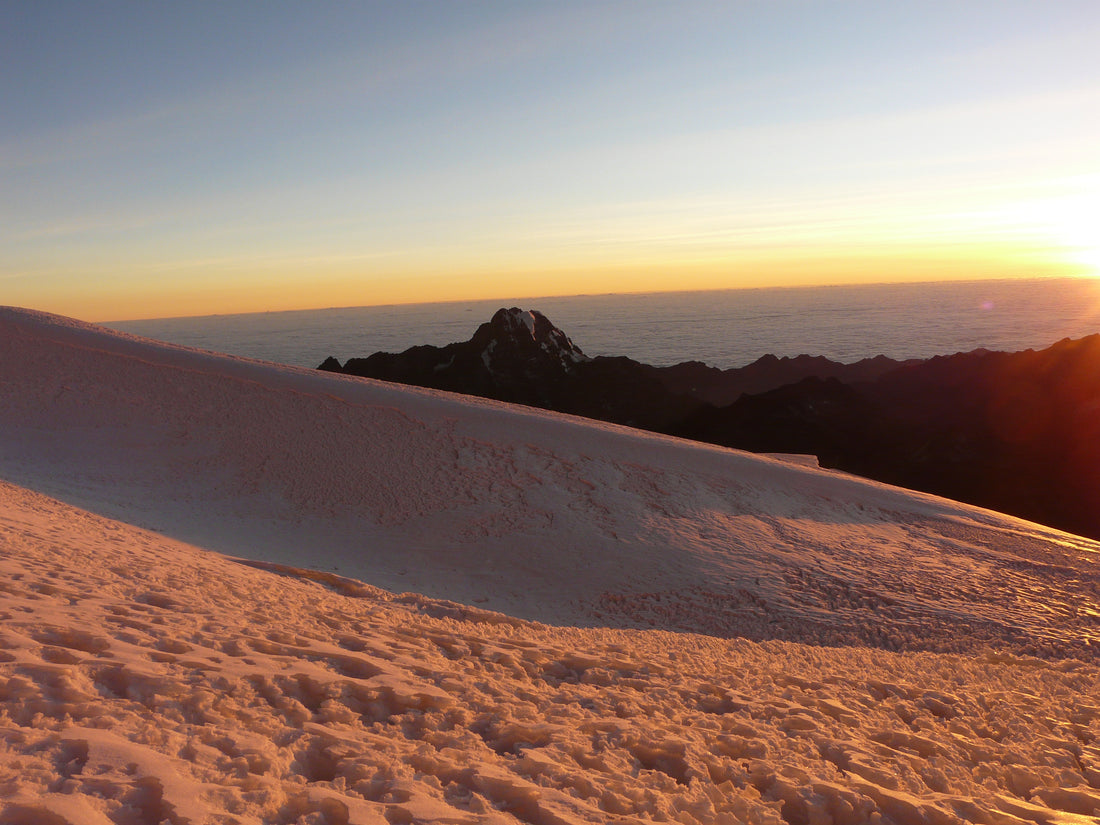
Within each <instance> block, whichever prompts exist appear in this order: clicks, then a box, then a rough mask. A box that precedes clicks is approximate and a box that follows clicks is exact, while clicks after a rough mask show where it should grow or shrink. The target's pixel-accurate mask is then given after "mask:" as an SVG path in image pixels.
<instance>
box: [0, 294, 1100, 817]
mask: <svg viewBox="0 0 1100 825" xmlns="http://www.w3.org/2000/svg"><path fill="white" fill-rule="evenodd" d="M0 352H2V354H3V358H0V478H3V479H5V481H3V482H0V617H2V620H3V623H2V625H0V822H3V823H5V825H8V824H9V823H10V824H11V825H17V824H18V823H46V825H56V823H72V824H73V825H85V823H93V824H94V825H103V823H146V822H149V823H159V822H164V821H167V822H170V823H196V824H197V823H202V822H211V823H215V822H217V823H223V822H224V823H229V822H239V823H258V822H279V823H293V822H303V823H387V822H402V823H464V822H471V823H473V822H500V823H515V822H525V823H540V824H541V823H575V822H609V821H620V822H646V821H676V822H683V823H694V822H702V823H710V822H774V823H782V822H788V823H792V825H801V823H810V825H817V824H818V823H821V824H822V825H824V824H825V823H830V822H832V823H848V822H852V823H855V822H884V823H890V822H899V823H909V822H936V823H953V822H963V821H971V822H989V823H1019V822H1051V823H1071V822H1094V821H1097V819H1096V818H1097V817H1100V670H1098V668H1097V660H1096V651H1097V645H1098V644H1100V609H1098V606H1097V603H1098V601H1100V567H1098V565H1100V553H1098V552H1097V550H1098V549H1100V547H1098V545H1097V544H1096V543H1094V542H1090V541H1087V540H1085V539H1081V538H1078V537H1074V536H1070V535H1068V534H1064V533H1060V532H1058V531H1055V530H1052V529H1048V528H1043V527H1039V526H1037V525H1034V524H1029V523H1026V522H1022V521H1019V520H1017V519H1012V518H1009V517H1006V516H1001V515H999V514H996V513H991V512H989V511H983V510H979V509H976V508H972V507H968V506H964V505H960V504H956V503H953V502H948V501H944V500H942V499H937V498H934V497H931V496H925V495H919V494H914V493H910V492H907V491H903V490H898V489H896V488H890V487H888V486H885V485H882V484H876V483H872V482H867V481H864V480H861V479H857V478H853V477H851V476H846V475H842V474H837V473H832V472H828V471H824V470H820V469H818V468H816V467H813V466H812V462H811V461H807V460H805V459H800V460H796V461H788V460H783V459H775V458H768V457H757V456H750V455H747V454H744V453H738V452H735V451H729V450H723V449H720V448H715V447H710V446H703V445H695V444H690V443H687V442H680V441H676V440H674V439H668V438H662V437H658V436H653V435H647V434H642V433H638V432H634V431H630V430H627V429H623V428H617V427H613V426H609V425H604V424H596V423H593V422H588V421H582V420H580V419H573V418H569V417H565V416H560V415H554V414H551V413H540V412H536V411H530V410H524V409H519V408H513V407H509V406H507V405H503V404H496V403H491V402H485V401H477V400H470V399H465V398H459V397H456V396H449V395H447V394H444V393H436V392H429V391H423V390H415V389H409V388H403V387H401V388H399V387H393V386H389V385H385V384H381V383H377V382H371V381H363V380H356V379H349V378H345V377H342V376H335V375H331V374H327V373H319V372H312V371H305V370H295V369H291V368H284V367H275V366H271V365H265V364H260V363H256V362H249V361H243V360H240V359H230V358H226V357H222V356H215V355H210V354H205V353H200V352H196V351H192V350H185V349H181V348H176V347H169V346H167V345H160V344H154V343H151V342H146V341H142V340H140V339H133V338H128V337H126V336H122V335H118V334H115V333H108V332H106V331H103V330H99V329H96V328H94V327H89V326H87V325H83V324H79V323H77V322H71V321H67V320H65V319H59V318H55V317H52V316H46V315H41V314H37V313H31V312H27V311H22V310H0ZM184 542H186V543H184ZM211 551H218V552H211ZM232 557H237V559H234V558H232ZM364 582H365V584H364ZM379 588H386V589H385V590H382V589H379ZM494 611H498V612H494ZM504 614H508V615H504ZM513 617H520V618H513ZM531 620H533V621H531ZM649 627H653V628H658V629H644V628H649Z"/></svg>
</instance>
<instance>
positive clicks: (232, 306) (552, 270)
mask: <svg viewBox="0 0 1100 825" xmlns="http://www.w3.org/2000/svg"><path fill="white" fill-rule="evenodd" d="M1095 271H1096V270H1095V268H1090V267H1089V266H1088V264H1087V263H1086V262H1085V261H1080V260H1077V259H1074V258H1072V256H1070V255H1066V254H1057V253H1056V252H1055V251H1053V250H1050V249H1042V248H1037V247H1028V246H1024V245H1017V246H1015V247H1008V246H1006V245H999V246H994V245H990V244H984V245H980V244H973V245H964V244H958V245H951V246H944V247H941V248H934V249H924V250H917V251H913V250H905V249H900V248H888V247H868V248H866V249H861V250H851V249H849V250H838V249H828V248H806V247H804V248H793V249H767V250H755V251H742V252H740V253H739V254H736V255H728V256H723V255H720V254H717V253H715V254H701V253H698V254H690V255H681V256H679V257H673V258H671V259H666V260H659V261H658V260H653V259H651V260H645V259H641V258H639V259H637V260H629V259H627V260H622V259H619V260H593V261H588V262H587V263H586V262H584V261H579V260H578V261H569V260H560V261H556V262H553V263H552V264H549V265H546V266H542V267H537V268H536V267H532V266H530V265H528V266H523V265H522V264H520V263H519V262H516V263H514V264H513V265H511V266H510V265H509V262H508V261H507V260H505V259H501V260H496V261H493V262H492V263H491V264H490V263H487V264H486V265H485V266H484V267H480V266H477V265H475V264H474V263H472V262H461V261H457V262H451V263H450V265H449V266H444V265H443V264H442V262H441V263H440V264H438V265H437V266H436V267H430V266H427V265H421V266H412V265H409V266H407V267H404V268H398V267H394V268H393V269H392V270H390V271H384V272H380V271H377V270H368V271H362V270H361V269H360V268H358V267H355V266H349V265H334V266H331V267H318V268H313V269H311V270H310V271H309V273H308V276H307V277H305V278H303V277H302V276H301V270H300V269H299V268H298V267H292V266H286V267H283V266H279V265H277V264H270V265H268V266H264V267H262V268H258V269H256V270H255V271H235V272H233V275H232V277H224V278H218V277H209V276H208V277H206V278H203V279H198V278H188V279H182V280H183V281H184V283H183V284H182V285H180V281H174V283H173V284H172V285H164V284H163V283H158V284H157V285H156V286H151V285H150V286H146V287H145V288H144V289H141V290H138V289H129V290H123V289H121V288H116V289H115V290H111V291H107V290H103V291H100V292H98V293H96V295H95V296H94V297H92V298H89V297H88V296H87V295H83V296H80V297H79V298H78V297H76V296H72V297H71V298H70V297H69V296H66V295H57V296H56V300H54V301H51V302H50V305H48V306H38V307H35V308H38V309H44V310H47V311H50V312H55V313H58V314H62V315H70V316H73V317H78V318H83V319H87V320H93V321H122V320H132V319H143V318H165V317H185V316H195V315H215V314H217V315H231V314H238V313H250V312H278V311H284V310H302V309H327V308H331V307H348V306H382V305H388V304H411V303H435V302H449V301H476V300H493V299H501V300H508V299H522V298H537V297H549V296H562V295H591V294H611V293H651V292H670V291H677V292H678V291H695V290H714V289H751V288H768V287H800V286H824V285H831V284H873V283H894V282H899V283H900V282H911V283H912V282H926V281H951V280H954V281H959V280H990V279H1005V278H1036V277H1040V278H1041V277H1080V276H1086V275H1091V274H1094V273H1095Z"/></svg>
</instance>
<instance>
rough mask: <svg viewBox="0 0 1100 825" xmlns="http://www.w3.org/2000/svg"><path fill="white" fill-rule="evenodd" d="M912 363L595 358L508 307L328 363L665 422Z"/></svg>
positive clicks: (622, 418) (538, 318) (622, 419)
mask: <svg viewBox="0 0 1100 825" xmlns="http://www.w3.org/2000/svg"><path fill="white" fill-rule="evenodd" d="M903 363H909V362H900V361H894V360H892V359H889V358H886V357H884V356H881V355H880V356H878V357H876V358H869V359H865V360H863V361H859V362H856V363H854V364H842V363H839V362H837V361H830V360H829V359H827V358H822V357H819V356H818V357H815V356H809V355H800V356H798V357H797V358H776V357H775V356H774V355H765V356H764V357H762V358H760V359H759V360H757V361H755V362H753V363H752V364H749V365H748V366H747V367H742V368H735V369H727V370H721V369H718V368H716V367H711V366H708V365H706V364H703V363H701V362H699V361H687V362H684V363H681V364H675V365H673V366H669V367H654V366H651V365H649V364H643V363H641V362H639V361H635V360H633V359H631V358H626V357H624V356H596V357H589V356H587V355H585V354H584V352H582V351H581V349H580V348H579V347H577V346H576V345H575V344H574V343H573V342H572V340H571V339H570V338H569V336H568V335H566V334H565V332H563V331H562V330H560V329H559V328H557V327H556V326H554V325H553V324H552V323H551V322H550V320H549V319H547V318H546V316H545V315H543V314H542V313H541V312H538V311H534V310H532V311H525V310H521V309H519V308H517V307H512V308H511V309H503V308H502V309H499V310H497V312H496V313H494V315H493V317H492V318H491V319H490V320H489V321H488V322H486V323H484V324H482V325H481V326H479V327H478V329H477V331H476V332H475V333H474V335H473V337H471V338H470V340H468V341H463V342H459V343H454V344H448V345H447V346H444V347H435V346H428V345H424V346H416V347H411V348H410V349H407V350H405V351H404V352H402V353H396V354H395V353H387V352H376V353H374V354H373V355H370V356H369V357H366V358H350V359H348V361H347V362H346V363H345V364H343V365H341V364H340V362H339V361H338V360H337V359H336V358H334V357H329V358H327V359H325V361H324V363H322V364H321V365H320V367H319V368H320V369H323V370H329V371H332V372H342V373H345V374H347V375H358V376H361V377H365V378H378V379H381V380H384V381H393V382H396V383H400V384H412V385H415V386H420V387H431V388H433V389H442V390H449V391H452V392H460V393H464V394H467V395H478V396H481V397H483V398H494V399H496V400H498V401H508V402H511V403H517V404H526V405H528V406H533V407H542V408H544V409H552V410H556V411H558V412H567V413H572V414H575V415H583V416H586V417H588V418H596V419H599V420H601V421H611V422H614V423H617V424H626V425H629V426H634V427H640V428H642V429H649V430H656V431H666V430H668V429H669V428H671V427H674V426H676V425H677V424H678V423H679V422H681V421H683V420H685V419H686V417H687V416H689V415H690V414H691V413H693V412H696V411H698V410H700V409H702V408H703V407H706V406H716V407H721V406H726V405H728V404H731V403H733V402H734V401H736V400H737V399H738V398H740V397H741V396H742V395H744V394H746V393H760V392H766V391H768V390H771V389H775V388H777V387H781V386H784V385H786V384H790V383H794V382H796V381H800V380H802V379H803V378H808V377H811V376H819V377H835V378H839V379H842V380H845V381H849V382H854V381H868V380H872V379H874V378H877V377H878V376H880V375H882V374H884V373H885V372H887V371H889V370H891V369H895V368H897V367H898V366H901V365H902V364H903Z"/></svg>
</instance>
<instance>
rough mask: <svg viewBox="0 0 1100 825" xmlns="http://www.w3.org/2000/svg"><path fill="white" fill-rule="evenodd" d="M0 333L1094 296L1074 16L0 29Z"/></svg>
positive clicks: (761, 0)
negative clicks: (410, 308) (873, 293)
mask: <svg viewBox="0 0 1100 825" xmlns="http://www.w3.org/2000/svg"><path fill="white" fill-rule="evenodd" d="M0 21H2V25H0V77H2V78H3V79H2V81H0V113H2V116H0V192H2V193H3V197H2V198H0V304H8V305H16V306H25V307H32V308H36V309H42V310H47V311H51V312H58V313H61V314H64V315H70V316H74V317H77V318H81V319H84V320H92V321H99V320H123V319H130V318H152V317H167V316H182V315H201V314H216V313H233V312H251V311H272V310H281V309H305V308H317V307H329V306H365V305H378V304H390V303H412V302H421V301H440V300H472V299H482V298H486V299H488V298H512V297H515V298H521V297H533V296H547V295H569V294H589V293H611V292H649V291H661V290H683V289H710V288H734V287H756V286H788V285H802V284H827V283H864V282H876V283H877V282H887V281H896V280H906V281H929V280H942V279H979V278H1006V277H1048V276H1062V275H1073V276H1092V275H1100V229H1098V228H1097V227H1098V226H1100V222H1098V221H1097V220H1096V219H1095V217H1094V216H1095V215H1097V214H1100V49H1097V48H1096V44H1097V43H1100V3H1097V2H1095V0H1083V2H1069V1H1068V0H1066V1H1063V0H1033V1H1032V2H1019V1H1018V0H996V2H994V1H993V0H983V1H981V2H979V1H977V0H953V2H938V0H923V1H922V2H920V3H913V2H908V1H907V2H898V1H895V0H867V1H866V2H865V1H864V0H852V1H849V0H829V1H828V2H825V0H726V2H706V0H699V1H698V2H651V1H650V0H630V1H629V2H596V1H595V0H593V1H592V2H571V0H555V1H554V2H535V1H534V0H522V1H521V0H515V1H514V2H495V1H493V2H477V1H476V0H470V2H459V0H445V1H444V0H439V1H438V2H425V1H424V0H402V2H359V3H350V2H349V3H344V2H317V3H289V2H250V1H249V0H241V1H240V2H232V3H224V2H201V1H200V0H196V1H195V2H188V3H138V2H134V3H122V2H98V3H72V2H55V0H36V2H17V0H0Z"/></svg>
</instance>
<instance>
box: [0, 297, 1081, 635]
mask: <svg viewBox="0 0 1100 825" xmlns="http://www.w3.org/2000/svg"><path fill="white" fill-rule="evenodd" d="M0 346H2V347H3V350H4V352H5V357H4V358H3V359H0V382H2V386H3V393H2V394H0V450H2V453H0V455H2V456H3V459H2V462H0V473H2V477H3V478H5V479H7V480H8V481H11V482H13V483H16V484H20V485H22V486H26V487H30V488H32V489H36V490H39V491H41V492H44V493H47V494H49V495H53V496H56V497H59V498H62V499H64V500H66V501H69V502H71V503H74V504H77V505H79V506H81V507H84V508H86V509H91V510H94V511H96V512H99V513H101V514H104V515H107V516H110V517H113V518H119V519H122V520H125V521H128V522H130V523H135V524H140V525H143V526H148V527H151V528H153V529H157V530H159V531H161V532H164V533H166V534H169V535H172V536H175V537H178V538H181V539H183V540H185V541H188V542H191V543H194V544H198V545H201V546H203V547H207V548H210V549H214V550H218V551H221V552H226V553H229V554H232V555H238V556H243V557H248V558H253V559H263V560H267V561H273V562H279V563H284V564H292V565H294V566H296V567H310V568H316V569H322V570H329V571H336V572H339V573H340V574H341V575H345V576H351V577H353V578H356V579H360V580H362V581H366V582H369V583H371V584H374V585H377V586H380V587H384V588H387V589H390V590H396V591H406V590H407V591H415V592H418V593H423V594H426V595H429V596H432V597H438V598H446V599H452V600H454V601H458V602H463V603H466V604H473V605H479V606H483V607H485V608H489V609H493V610H499V611H502V612H505V613H508V614H511V615H515V616H519V617H523V618H530V619H537V620H540V621H546V622H554V623H562V624H580V625H609V626H626V627H661V628H666V629H672V630H688V631H696V632H705V633H712V634H716V635H726V636H728V635H745V636H748V637H751V638H785V639H791V640H805V641H817V642H825V643H833V642H840V643H869V644H875V645H880V646H885V647H903V648H904V647H914V646H916V647H924V648H930V649H943V650H956V649H957V650H968V649H974V648H975V647H978V646H981V645H985V644H994V645H997V646H1006V645H1007V646H1010V647H1012V648H1013V649H1016V650H1020V651H1025V652H1043V653H1045V654H1048V655H1061V654H1064V653H1072V652H1076V653H1078V654H1080V655H1085V654H1089V655H1091V652H1092V651H1093V650H1094V648H1093V647H1092V646H1093V645H1094V644H1095V643H1096V641H1097V639H1098V638H1100V637H1098V625H1097V621H1096V620H1097V615H1096V613H1095V611H1096V588H1097V581H1098V579H1097V575H1098V574H1097V571H1098V565H1100V553H1097V549H1098V547H1097V545H1096V544H1095V543H1093V542H1089V541H1087V540H1084V539H1081V538H1078V537H1074V536H1069V535H1067V534H1063V533H1059V532H1058V531H1055V530H1051V529H1047V528H1043V527H1039V526H1037V525H1034V524H1029V523H1026V522H1022V521H1019V520H1016V519H1012V518H1008V517H1005V516H1001V515H998V514H995V513H990V512H988V511H983V510H979V509H976V508H973V507H968V506H964V505H960V504H956V503H953V502H948V501H944V500H941V499H937V498H934V497H931V496H925V495H918V494H914V493H911V492H909V491H905V490H899V489H896V488H890V487H887V486H885V485H882V484H876V483H872V482H868V481H865V480H862V479H858V478H854V477H850V476H844V475H841V474H836V473H831V472H827V471H823V470H819V469H815V468H811V467H802V466H796V465H794V464H791V463H789V462H780V461H775V460H771V459H768V458H765V457H759V456H752V455H748V454H744V453H739V452H736V451H731V450H725V449H722V448H716V447H711V446H706V445H700V444H694V443H690V442H683V441H678V440H676V439H671V438H666V437H660V436H655V435H651V434H646V433H641V432H637V431H633V430H628V429H625V428H620V427H615V426H611V425H604V424H598V423H594V422H591V421H587V420H581V419H574V418H570V417H567V416H562V415H557V414H553V413H547V412H539V411H535V410H531V409H526V408H518V407H511V406H509V405H505V404H498V403H493V402H489V401H482V400H473V399H469V398H466V397H456V396H450V395H448V394H446V393H441V392H432V391H427V390H417V389H412V388H408V387H398V386H393V385H387V384H383V383H380V382H372V381H363V380H352V379H347V378H344V377H341V376H337V375H332V374H328V373H322V372H317V371H309V370H296V369H291V368H286V367H278V366H274V365H269V364H263V363H259V362H252V361H245V360H241V359H233V358H228V357H224V356H219V355H215V354H210V353H202V352H197V351H193V350H187V349H183V348H179V347H172V346H168V345H163V344H158V343H155V342H150V341H143V340H140V339H134V338H130V337H127V336H123V335H119V334H116V333H111V332H108V331H105V330H102V329H98V328H95V327H92V326H90V325H84V324H79V323H77V322H72V321H67V320H64V319H57V318H53V317H50V316H45V315H42V314H39V313H31V312H28V311H24V310H14V309H7V310H2V311H0Z"/></svg>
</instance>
